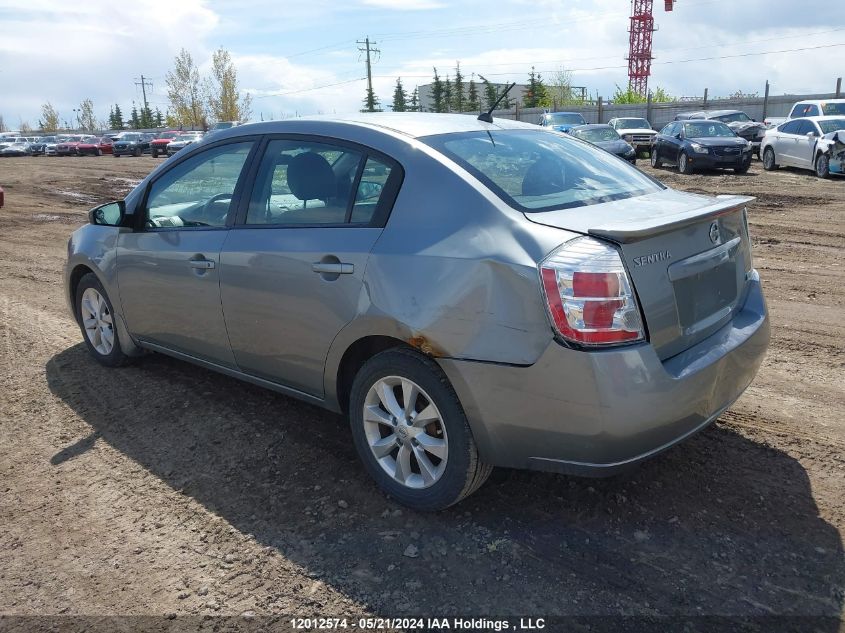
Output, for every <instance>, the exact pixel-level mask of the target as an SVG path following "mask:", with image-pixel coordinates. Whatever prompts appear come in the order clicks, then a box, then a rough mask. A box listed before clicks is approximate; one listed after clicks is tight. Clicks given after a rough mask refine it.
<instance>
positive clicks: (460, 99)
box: [450, 62, 466, 112]
mask: <svg viewBox="0 0 845 633" xmlns="http://www.w3.org/2000/svg"><path fill="white" fill-rule="evenodd" d="M450 104H451V106H452V110H454V111H455V112H463V111H464V106H465V105H466V101H464V76H463V75H462V74H461V62H455V81H454V82H453V83H452V100H451V102H450Z"/></svg>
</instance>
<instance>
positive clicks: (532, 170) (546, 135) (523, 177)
mask: <svg viewBox="0 0 845 633" xmlns="http://www.w3.org/2000/svg"><path fill="white" fill-rule="evenodd" d="M421 140H422V141H423V142H425V143H427V144H428V145H430V146H431V147H433V148H434V149H436V150H438V151H440V152H441V153H443V154H444V155H446V156H447V157H448V158H450V159H451V160H453V161H454V162H456V163H457V164H458V165H460V166H461V167H463V168H464V169H466V170H467V171H469V172H470V173H471V174H472V175H474V176H475V177H476V178H478V180H480V181H481V182H482V183H484V184H485V185H486V186H487V187H488V188H489V189H490V190H491V191H493V192H494V193H495V194H496V195H498V196H499V197H500V198H501V199H502V200H503V201H504V202H506V203H507V204H509V205H510V206H512V207H513V208H515V209H518V210H520V211H525V212H532V211H547V210H551V209H567V208H573V207H582V206H587V205H591V204H600V203H602V202H609V201H611V200H622V199H625V198H632V197H634V196H640V195H645V194H647V193H653V192H656V191H660V190H661V189H662V188H663V186H662V185H660V184H658V183H657V182H656V181H654V180H652V179H651V178H649V177H648V176H646V175H645V174H643V173H642V172H640V171H638V170H637V169H636V168H634V167H631V166H630V165H628V164H626V163H622V162H620V161H619V160H618V159H617V158H616V157H615V156H613V155H612V154H609V153H607V152H605V151H603V150H600V149H598V148H595V147H592V146H590V145H585V144H583V143H579V142H578V141H576V140H574V139H572V138H568V137H567V136H566V135H563V134H555V133H550V132H544V131H540V130H538V131H527V130H525V131H523V130H496V131H492V130H491V131H488V132H467V133H461V134H440V135H436V136H429V137H423V138H422V139H421Z"/></svg>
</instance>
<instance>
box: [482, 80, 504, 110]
mask: <svg viewBox="0 0 845 633" xmlns="http://www.w3.org/2000/svg"><path fill="white" fill-rule="evenodd" d="M479 77H481V81H483V82H484V109H485V110H489V109H490V108H492V107H493V104H494V103H496V99H498V98H499V95H498V94H497V92H496V86H494V85H493V84H491V83H490V81H489V80H488V79H487V78H486V77H483V76H482V75H479Z"/></svg>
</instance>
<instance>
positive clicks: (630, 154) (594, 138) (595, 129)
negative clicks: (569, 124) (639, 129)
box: [569, 123, 637, 165]
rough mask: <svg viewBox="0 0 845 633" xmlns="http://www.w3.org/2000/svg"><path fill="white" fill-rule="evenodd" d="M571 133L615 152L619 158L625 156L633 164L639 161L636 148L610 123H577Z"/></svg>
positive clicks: (605, 149)
mask: <svg viewBox="0 0 845 633" xmlns="http://www.w3.org/2000/svg"><path fill="white" fill-rule="evenodd" d="M569 133H570V134H571V135H572V136H574V137H575V138H580V139H581V140H582V141H587V142H588V143H592V144H593V145H595V146H596V147H601V148H602V149H603V150H604V151H606V152H610V153H611V154H615V155H616V156H618V157H619V158H624V159H625V160H627V161H628V162H629V163H631V164H632V165H633V164H635V163H636V162H637V152H636V150H635V149H634V148H633V147H632V146H631V145H630V144H629V143H627V142H625V141H623V140H622V137H621V136H619V134H618V133H617V131H616V130H614V129H613V128H612V127H610V125H605V124H604V123H594V124H591V125H576V126H575V127H573V128H571V129H570V130H569Z"/></svg>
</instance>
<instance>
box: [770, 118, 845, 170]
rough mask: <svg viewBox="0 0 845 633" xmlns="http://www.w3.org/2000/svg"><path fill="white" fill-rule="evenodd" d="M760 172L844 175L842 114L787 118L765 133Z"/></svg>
mask: <svg viewBox="0 0 845 633" xmlns="http://www.w3.org/2000/svg"><path fill="white" fill-rule="evenodd" d="M761 150H762V156H763V169H765V170H767V171H772V170H773V169H777V168H778V167H780V166H781V165H784V166H787V167H798V168H801V169H811V170H813V171H815V172H816V176H818V177H819V178H827V177H828V176H829V175H830V174H845V115H843V116H814V117H804V118H800V119H790V120H789V121H787V122H786V123H781V124H780V125H779V126H777V127H776V128H772V129H771V130H767V131H766V136H765V137H763V144H762V146H761Z"/></svg>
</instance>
